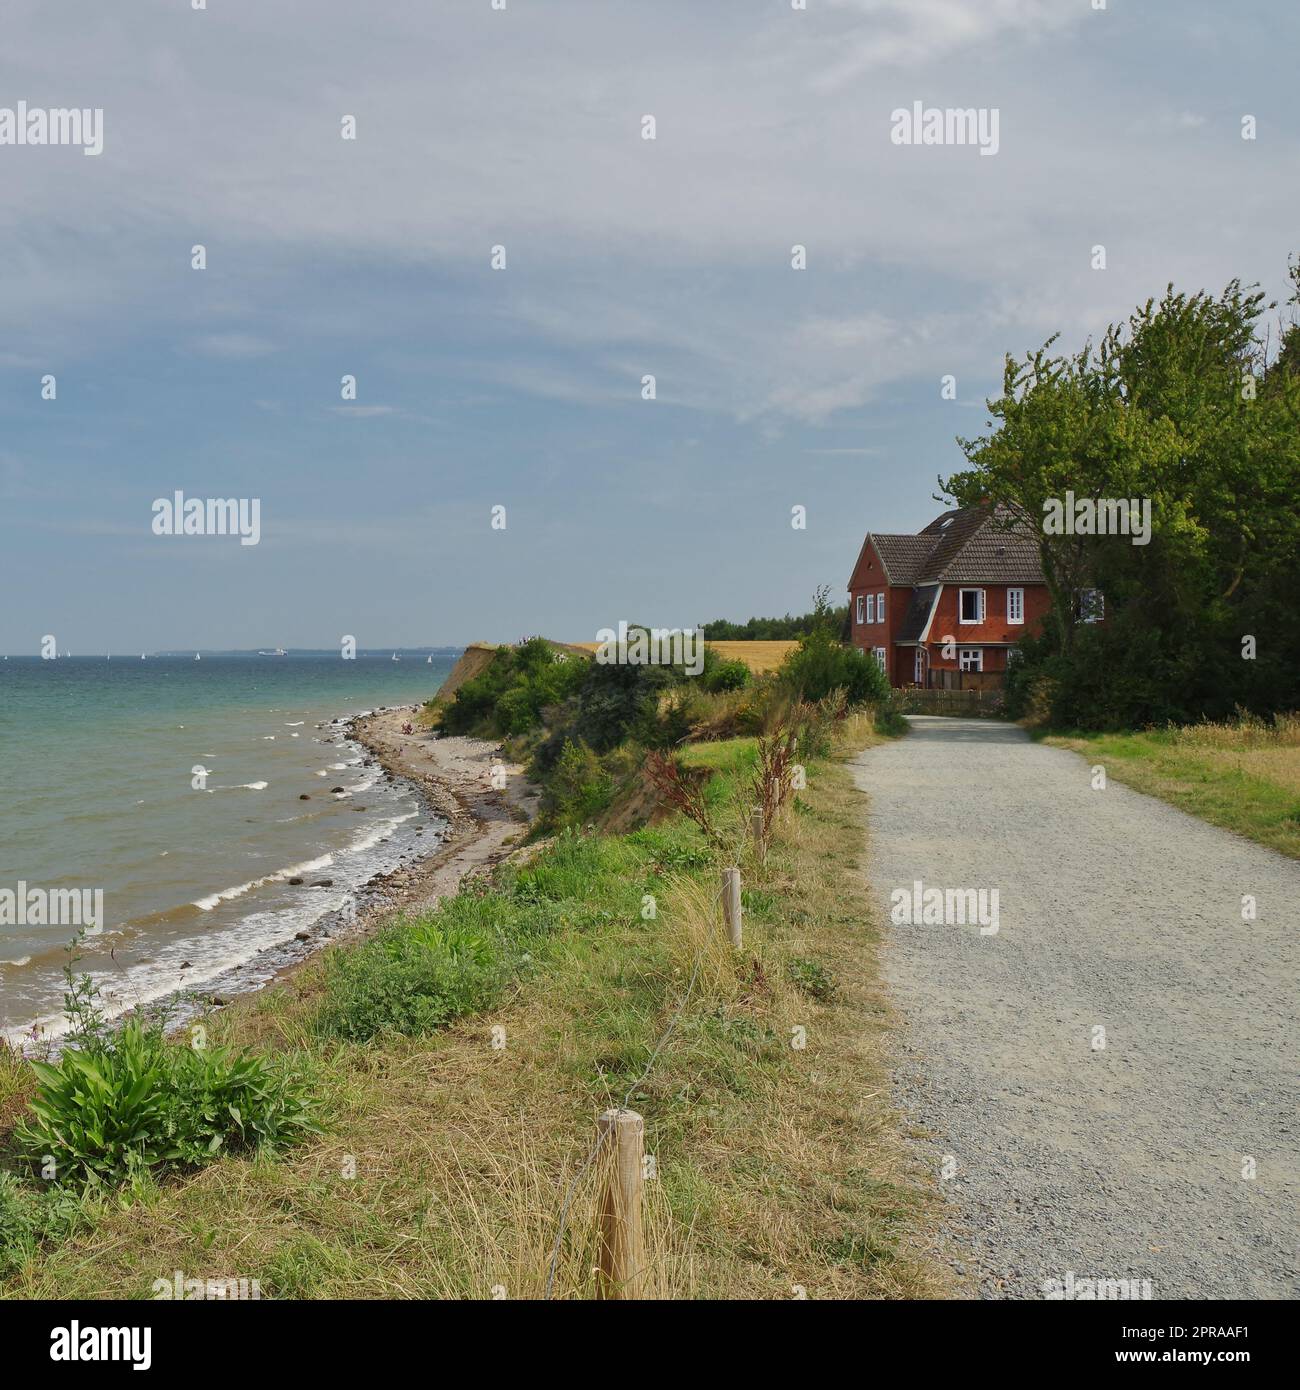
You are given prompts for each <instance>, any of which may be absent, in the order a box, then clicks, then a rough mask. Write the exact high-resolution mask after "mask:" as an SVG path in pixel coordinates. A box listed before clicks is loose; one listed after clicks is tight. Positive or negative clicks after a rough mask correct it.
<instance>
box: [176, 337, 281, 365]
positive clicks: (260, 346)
mask: <svg viewBox="0 0 1300 1390" xmlns="http://www.w3.org/2000/svg"><path fill="white" fill-rule="evenodd" d="M190 347H191V348H192V349H193V351H195V352H198V353H202V354H203V356H205V357H225V358H230V359H233V360H238V359H242V358H246V357H265V356H267V355H268V354H269V353H272V352H274V351H275V346H274V344H272V343H270V342H268V341H267V340H266V339H265V338H259V337H257V336H256V335H255V334H252V333H205V334H204V335H203V336H202V337H200V338H195V339H193V340H192V342H191V343H190Z"/></svg>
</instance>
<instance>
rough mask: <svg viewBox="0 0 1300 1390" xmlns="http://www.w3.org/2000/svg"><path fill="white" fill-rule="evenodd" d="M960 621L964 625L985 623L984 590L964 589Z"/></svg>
mask: <svg viewBox="0 0 1300 1390" xmlns="http://www.w3.org/2000/svg"><path fill="white" fill-rule="evenodd" d="M960 602H961V608H960V610H959V613H958V621H959V622H963V623H982V622H983V621H984V590H983V589H963V590H962V591H961V599H960Z"/></svg>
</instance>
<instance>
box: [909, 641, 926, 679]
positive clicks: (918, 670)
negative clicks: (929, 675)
mask: <svg viewBox="0 0 1300 1390" xmlns="http://www.w3.org/2000/svg"><path fill="white" fill-rule="evenodd" d="M912 679H913V680H914V681H915V682H916V683H917V685H920V684H921V682H922V681H923V680H924V679H925V648H924V647H917V649H916V656H915V657H913V659H912Z"/></svg>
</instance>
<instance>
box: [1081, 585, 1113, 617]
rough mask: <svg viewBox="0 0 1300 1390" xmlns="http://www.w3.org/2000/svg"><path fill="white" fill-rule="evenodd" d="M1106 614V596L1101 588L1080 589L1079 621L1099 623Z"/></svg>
mask: <svg viewBox="0 0 1300 1390" xmlns="http://www.w3.org/2000/svg"><path fill="white" fill-rule="evenodd" d="M1105 616H1106V596H1105V595H1104V594H1103V593H1102V591H1101V590H1100V589H1080V590H1079V621H1080V622H1081V623H1099V622H1101V620H1102V619H1103V618H1104V617H1105Z"/></svg>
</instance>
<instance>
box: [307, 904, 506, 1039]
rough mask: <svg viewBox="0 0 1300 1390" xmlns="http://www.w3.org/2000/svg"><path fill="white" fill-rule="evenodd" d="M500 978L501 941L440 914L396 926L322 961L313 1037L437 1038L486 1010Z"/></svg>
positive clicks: (396, 923)
mask: <svg viewBox="0 0 1300 1390" xmlns="http://www.w3.org/2000/svg"><path fill="white" fill-rule="evenodd" d="M504 978H505V966H504V961H503V951H502V949H501V946H500V942H499V940H494V939H493V938H492V937H490V936H488V935H487V934H486V933H479V932H474V931H472V930H469V929H467V928H465V927H463V926H460V925H458V924H456V923H454V922H448V921H446V920H445V919H443V918H441V917H440V916H438V915H434V916H432V917H430V918H426V919H421V920H419V921H417V922H415V923H410V922H403V921H399V922H395V923H393V925H391V926H389V927H387V928H385V929H384V930H383V931H382V932H380V933H379V935H378V936H376V937H374V938H373V939H372V940H370V941H367V942H365V943H363V944H362V945H360V946H356V947H353V948H352V949H351V950H347V951H336V952H332V953H331V954H330V955H329V956H327V957H326V996H325V1001H324V1003H323V1004H322V1005H321V1007H320V1010H319V1012H318V1013H317V1016H316V1027H317V1030H318V1031H319V1032H321V1033H322V1034H324V1035H326V1036H328V1037H336V1038H346V1039H347V1040H348V1041H350V1042H368V1041H370V1039H372V1038H376V1037H380V1036H382V1035H384V1034H406V1035H417V1036H418V1035H421V1034H425V1033H432V1032H436V1031H437V1030H438V1029H439V1028H442V1027H445V1026H446V1024H448V1023H449V1022H451V1020H452V1019H455V1018H459V1017H460V1016H461V1015H462V1014H468V1013H474V1012H476V1011H478V1010H479V1009H483V1008H486V1007H487V1005H488V1004H489V1003H490V1002H491V1001H492V1000H493V999H494V998H495V997H496V995H497V992H498V990H499V989H500V986H501V983H502V981H503V980H504Z"/></svg>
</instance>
